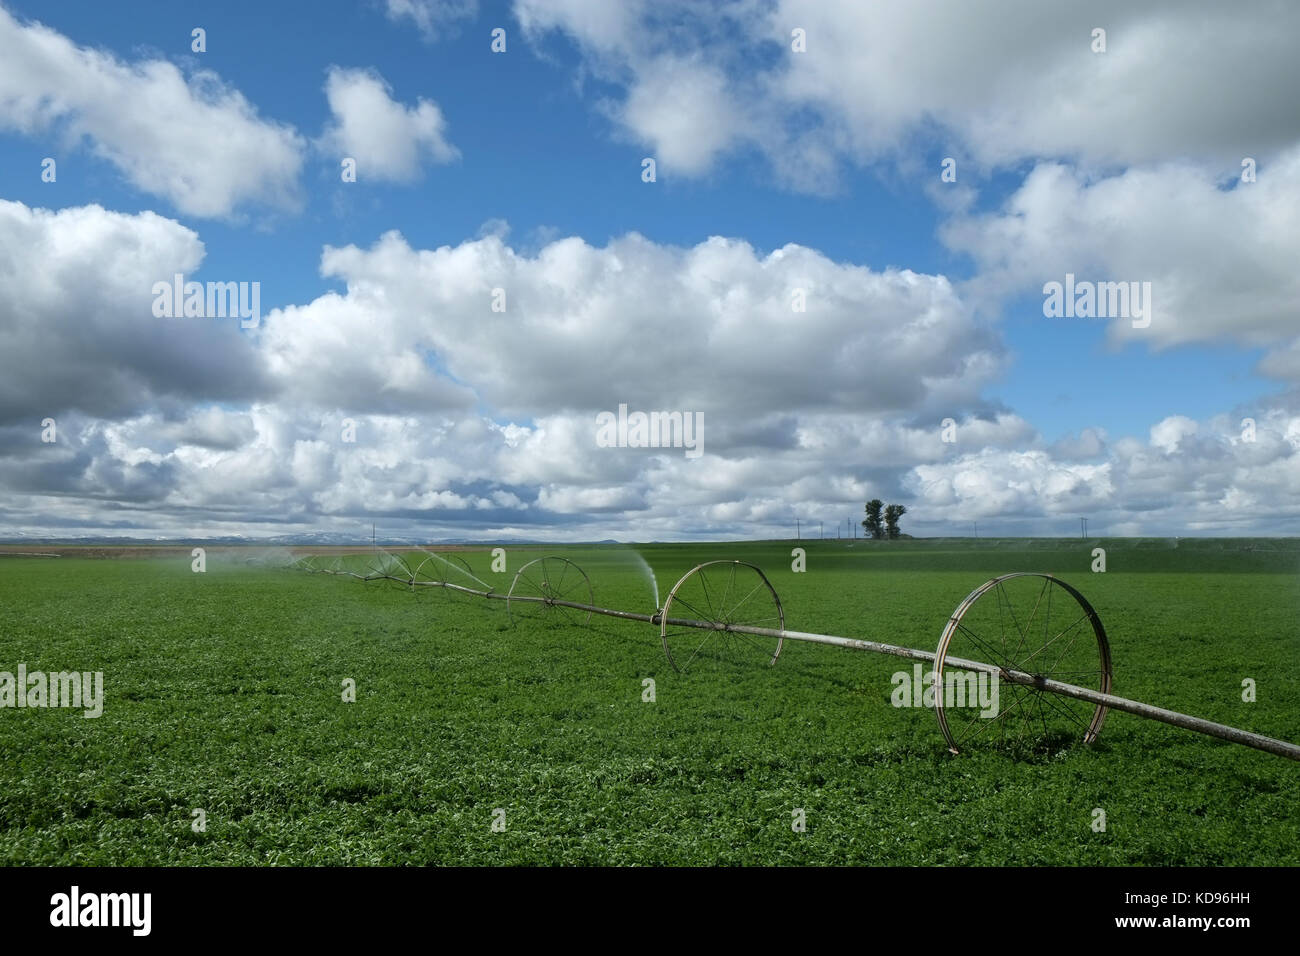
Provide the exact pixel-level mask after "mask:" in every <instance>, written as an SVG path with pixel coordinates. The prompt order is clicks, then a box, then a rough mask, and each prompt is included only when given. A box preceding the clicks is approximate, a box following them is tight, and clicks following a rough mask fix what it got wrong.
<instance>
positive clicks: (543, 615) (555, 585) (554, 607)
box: [506, 556, 596, 625]
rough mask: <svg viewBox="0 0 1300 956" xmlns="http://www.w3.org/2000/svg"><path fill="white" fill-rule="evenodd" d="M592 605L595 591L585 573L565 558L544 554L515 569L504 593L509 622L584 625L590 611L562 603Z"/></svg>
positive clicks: (589, 616)
mask: <svg viewBox="0 0 1300 956" xmlns="http://www.w3.org/2000/svg"><path fill="white" fill-rule="evenodd" d="M566 601H567V602H569V603H572V604H586V605H592V604H595V603H596V593H595V591H594V590H592V587H591V581H590V580H589V579H588V578H587V574H586V572H584V571H583V570H582V568H580V567H578V566H577V565H576V564H574V563H573V562H572V561H570V560H569V559H568V558H557V557H553V556H552V557H545V558H535V559H533V560H532V561H529V562H528V563H527V564H525V565H524V566H523V567H521V568H520V569H519V570H518V571H516V572H515V579H514V581H512V582H511V583H510V591H509V593H508V594H507V595H506V610H507V611H508V612H509V614H510V620H511V622H512V623H515V624H518V623H520V622H522V621H539V622H540V621H546V622H547V623H550V624H577V625H585V624H586V623H587V622H588V621H590V620H591V611H590V610H584V609H581V608H574V607H568V606H566V605H565V604H563V603H557V602H566Z"/></svg>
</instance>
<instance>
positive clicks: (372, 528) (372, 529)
mask: <svg viewBox="0 0 1300 956" xmlns="http://www.w3.org/2000/svg"><path fill="white" fill-rule="evenodd" d="M370 550H371V551H378V550H379V548H378V546H377V545H376V544H375V523H374V522H373V521H372V522H370Z"/></svg>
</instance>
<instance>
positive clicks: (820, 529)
mask: <svg viewBox="0 0 1300 956" xmlns="http://www.w3.org/2000/svg"><path fill="white" fill-rule="evenodd" d="M817 537H818V538H819V539H821V540H823V541H824V540H825V539H826V528H825V526H824V525H823V524H822V523H821V522H820V521H818V522H817Z"/></svg>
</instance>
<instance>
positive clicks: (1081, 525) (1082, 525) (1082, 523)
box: [1079, 518, 1088, 541]
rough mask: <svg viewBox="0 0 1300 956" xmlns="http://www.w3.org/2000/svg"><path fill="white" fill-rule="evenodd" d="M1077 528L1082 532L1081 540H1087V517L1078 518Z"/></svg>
mask: <svg viewBox="0 0 1300 956" xmlns="http://www.w3.org/2000/svg"><path fill="white" fill-rule="evenodd" d="M1079 528H1080V530H1081V531H1082V532H1083V540H1084V541H1087V540H1088V519H1087V518H1080V519H1079Z"/></svg>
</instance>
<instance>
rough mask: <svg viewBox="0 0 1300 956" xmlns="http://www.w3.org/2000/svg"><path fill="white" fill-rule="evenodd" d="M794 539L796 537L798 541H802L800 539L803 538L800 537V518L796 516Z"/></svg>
mask: <svg viewBox="0 0 1300 956" xmlns="http://www.w3.org/2000/svg"><path fill="white" fill-rule="evenodd" d="M794 539H795V540H796V541H800V540H802V539H801V538H800V536H799V519H798V518H795V519H794Z"/></svg>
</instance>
